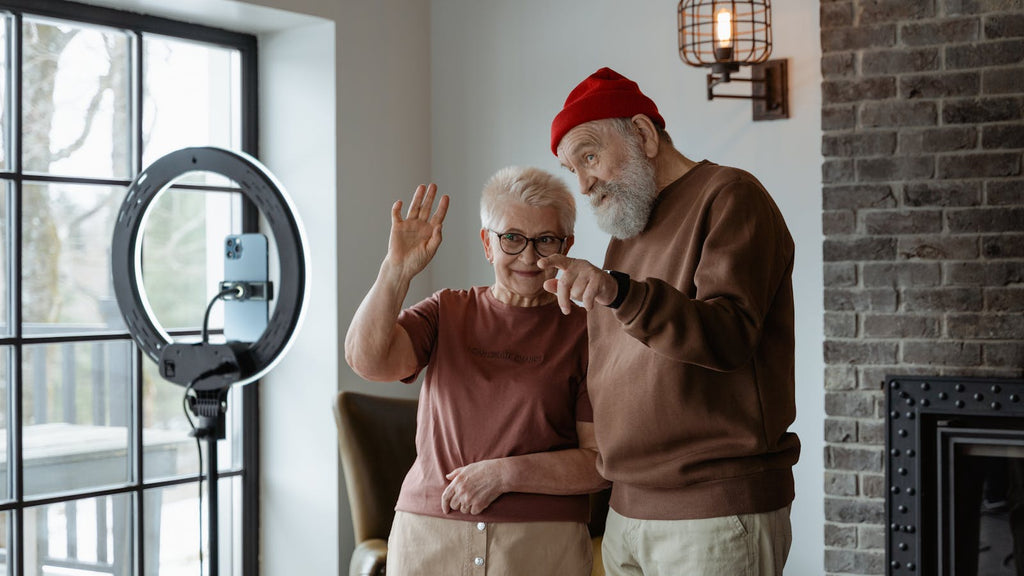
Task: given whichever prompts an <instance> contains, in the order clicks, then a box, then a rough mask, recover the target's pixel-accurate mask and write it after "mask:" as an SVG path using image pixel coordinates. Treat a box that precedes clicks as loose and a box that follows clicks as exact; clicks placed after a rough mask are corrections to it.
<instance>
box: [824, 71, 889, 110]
mask: <svg viewBox="0 0 1024 576" xmlns="http://www.w3.org/2000/svg"><path fill="white" fill-rule="evenodd" d="M894 96H896V79H895V78H893V77H891V76H887V77H883V78H857V79H854V80H845V79H835V80H825V81H824V82H822V83H821V102H822V105H824V106H831V105H833V104H847V103H850V102H862V101H865V100H885V99H886V98H892V97H894Z"/></svg>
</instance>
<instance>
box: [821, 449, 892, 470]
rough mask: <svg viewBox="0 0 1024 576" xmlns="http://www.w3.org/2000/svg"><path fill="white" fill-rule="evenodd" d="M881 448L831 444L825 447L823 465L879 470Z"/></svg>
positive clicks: (837, 468) (839, 468) (830, 467)
mask: <svg viewBox="0 0 1024 576" xmlns="http://www.w3.org/2000/svg"><path fill="white" fill-rule="evenodd" d="M882 454H883V452H882V449H881V448H853V447H849V446H841V445H831V446H826V447H825V467H826V469H828V470H852V471H854V472H881V471H882Z"/></svg>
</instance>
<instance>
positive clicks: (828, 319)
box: [825, 312, 857, 338]
mask: <svg viewBox="0 0 1024 576" xmlns="http://www.w3.org/2000/svg"><path fill="white" fill-rule="evenodd" d="M856 336H857V315H856V314H849V313H841V312H826V313H825V337H826V338H854V337H856Z"/></svg>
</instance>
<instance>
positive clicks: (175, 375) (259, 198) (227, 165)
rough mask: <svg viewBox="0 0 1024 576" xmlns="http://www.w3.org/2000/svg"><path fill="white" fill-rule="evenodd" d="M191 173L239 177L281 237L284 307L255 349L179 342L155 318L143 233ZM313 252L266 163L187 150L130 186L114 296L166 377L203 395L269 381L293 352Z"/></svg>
mask: <svg viewBox="0 0 1024 576" xmlns="http://www.w3.org/2000/svg"><path fill="white" fill-rule="evenodd" d="M189 172H213V173H216V174H220V175H223V176H225V177H227V178H229V179H231V180H232V181H233V182H235V183H236V184H238V186H239V187H240V188H241V191H242V193H243V194H244V195H245V196H246V197H247V198H249V199H250V200H251V201H252V202H253V203H254V204H255V205H256V207H257V209H259V211H260V213H261V214H262V215H263V217H264V219H265V220H266V222H267V223H268V224H269V226H270V230H271V231H272V232H273V236H274V240H275V242H276V244H277V249H278V255H279V256H278V259H279V261H280V279H281V280H280V286H279V287H278V288H277V289H276V290H274V292H275V293H276V294H275V297H276V298H277V300H278V301H277V304H276V306H275V308H274V312H273V315H272V316H271V318H270V319H269V321H268V323H267V328H266V329H265V330H264V331H263V333H262V334H261V335H260V337H259V339H258V340H256V341H255V342H253V343H252V344H248V343H244V342H228V343H226V344H208V343H206V342H201V343H175V342H174V341H173V340H172V339H171V338H170V337H169V336H168V334H167V332H166V331H165V330H164V329H163V328H162V327H161V326H160V325H159V323H158V322H157V321H156V320H155V319H154V318H153V313H152V309H151V308H150V306H149V301H148V299H147V298H146V293H145V290H144V289H143V282H142V242H141V238H140V233H141V231H142V230H143V229H144V227H145V226H144V225H145V221H146V218H147V216H148V211H149V208H150V207H151V206H152V205H153V201H154V200H155V199H156V198H157V197H158V196H159V195H160V194H162V193H163V192H164V191H165V190H166V189H167V188H168V187H170V185H171V184H172V183H173V182H174V181H175V180H177V179H179V178H181V177H182V176H183V175H185V174H187V173H189ZM307 253H308V251H307V248H306V239H305V235H304V233H303V230H302V226H301V224H300V223H299V222H298V220H297V219H296V212H295V209H294V206H293V205H292V203H291V199H290V198H289V197H288V195H287V194H286V193H285V191H284V188H283V187H282V186H281V184H280V183H279V182H278V181H277V179H276V178H274V176H273V175H272V174H271V173H270V172H269V171H268V170H267V169H266V168H265V167H264V166H263V165H262V164H260V162H259V161H257V160H256V159H255V158H252V157H251V156H249V155H247V154H244V153H241V152H236V151H232V150H226V149H223V148H217V147H197V148H183V149H181V150H177V151H175V152H171V153H170V154H167V155H166V156H163V157H162V158H159V159H158V160H156V161H155V162H153V163H152V164H151V165H150V166H149V167H148V168H146V169H145V170H144V171H143V172H142V173H141V174H139V175H138V177H137V178H135V180H134V181H133V182H132V184H131V186H130V187H129V188H128V194H127V196H126V197H125V199H124V202H123V203H122V205H121V210H120V212H119V213H118V216H117V222H116V223H115V227H114V239H113V246H112V248H111V260H112V266H111V270H112V273H113V283H114V293H115V295H116V297H117V304H118V306H119V307H120V309H121V315H122V316H123V317H124V321H125V324H126V325H127V327H128V331H129V332H130V333H131V336H132V338H133V339H134V340H135V342H136V343H137V344H138V345H139V347H140V348H141V349H142V351H143V352H145V353H146V355H147V356H149V357H150V358H151V359H152V360H153V361H154V362H156V363H157V365H158V366H159V367H160V374H161V376H163V377H164V379H166V380H169V381H171V382H174V383H175V384H180V385H182V386H188V387H190V388H194V389H196V390H200V391H202V390H216V389H221V388H226V387H228V386H230V385H231V384H235V383H238V384H245V383H248V382H252V381H254V380H257V379H258V378H260V377H262V376H263V375H264V374H266V373H267V372H268V371H269V370H270V369H271V368H273V367H274V366H275V365H276V364H277V363H278V361H279V360H280V359H281V357H282V356H284V354H285V352H287V350H288V348H290V347H291V344H292V342H293V340H294V337H295V334H296V332H297V331H298V327H299V325H300V324H301V322H302V318H303V316H304V315H305V309H306V301H307V300H308V292H309V286H308V283H307V282H306V269H307V266H306V257H307Z"/></svg>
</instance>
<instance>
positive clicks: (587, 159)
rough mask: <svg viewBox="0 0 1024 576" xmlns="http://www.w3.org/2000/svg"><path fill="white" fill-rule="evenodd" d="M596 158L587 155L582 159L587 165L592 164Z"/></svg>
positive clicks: (593, 155) (592, 155)
mask: <svg viewBox="0 0 1024 576" xmlns="http://www.w3.org/2000/svg"><path fill="white" fill-rule="evenodd" d="M596 158H597V154H587V155H585V156H584V157H583V159H584V160H586V161H587V164H591V163H593V162H594V160H595V159H596Z"/></svg>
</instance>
